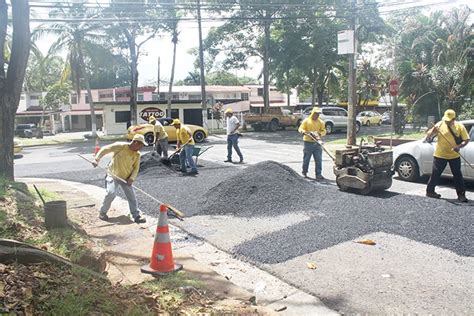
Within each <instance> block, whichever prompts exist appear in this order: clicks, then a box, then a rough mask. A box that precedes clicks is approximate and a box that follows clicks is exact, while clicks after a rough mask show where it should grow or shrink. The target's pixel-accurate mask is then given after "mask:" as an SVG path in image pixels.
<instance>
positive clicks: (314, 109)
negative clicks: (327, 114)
mask: <svg viewBox="0 0 474 316" xmlns="http://www.w3.org/2000/svg"><path fill="white" fill-rule="evenodd" d="M313 113H318V114H321V113H322V111H321V108H320V107H317V106H315V107H314V108H313V109H312V110H311V114H313Z"/></svg>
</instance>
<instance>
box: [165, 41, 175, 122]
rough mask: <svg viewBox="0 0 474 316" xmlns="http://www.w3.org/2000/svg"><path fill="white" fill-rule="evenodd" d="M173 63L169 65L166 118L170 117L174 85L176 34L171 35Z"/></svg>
mask: <svg viewBox="0 0 474 316" xmlns="http://www.w3.org/2000/svg"><path fill="white" fill-rule="evenodd" d="M172 42H173V62H172V63H171V76H170V85H169V87H168V106H167V112H168V117H171V95H172V92H173V83H174V69H175V66H176V46H177V45H178V34H177V32H174V33H173V39H172Z"/></svg>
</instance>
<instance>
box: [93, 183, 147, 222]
mask: <svg viewBox="0 0 474 316" xmlns="http://www.w3.org/2000/svg"><path fill="white" fill-rule="evenodd" d="M118 186H120V187H122V190H123V193H125V196H126V197H127V201H128V207H129V208H130V214H132V217H133V218H137V217H138V216H140V212H138V208H137V197H136V196H135V191H134V190H133V187H132V186H130V185H128V184H126V183H123V182H122V181H120V180H115V179H114V178H112V177H111V176H107V177H106V178H105V190H106V194H105V197H104V201H103V202H102V206H101V207H100V214H101V215H106V214H107V211H108V210H109V208H110V205H111V204H112V201H113V200H114V199H115V196H116V193H115V192H116V190H117V187H118Z"/></svg>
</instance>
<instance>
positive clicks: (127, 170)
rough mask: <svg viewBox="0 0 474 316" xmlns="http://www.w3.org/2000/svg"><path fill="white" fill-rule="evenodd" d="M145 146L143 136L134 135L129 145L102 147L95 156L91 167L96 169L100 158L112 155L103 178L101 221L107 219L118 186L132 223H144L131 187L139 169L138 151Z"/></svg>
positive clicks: (114, 144)
mask: <svg viewBox="0 0 474 316" xmlns="http://www.w3.org/2000/svg"><path fill="white" fill-rule="evenodd" d="M146 145H147V144H146V142H145V138H144V137H143V135H140V134H136V135H135V136H133V139H132V142H131V143H125V142H116V143H113V144H110V145H107V146H104V147H102V148H101V149H100V150H99V152H98V153H97V155H96V156H95V161H93V162H92V165H93V166H94V167H97V166H98V165H99V161H100V159H101V158H102V157H104V156H105V155H107V154H110V153H112V154H113V156H112V160H111V162H110V164H109V166H108V172H107V176H106V178H105V186H106V194H105V197H104V201H103V202H102V206H101V207H100V213H99V218H100V219H101V220H104V221H106V220H108V219H109V217H108V216H107V211H108V210H109V208H110V205H111V204H112V201H113V200H114V199H115V196H116V193H115V192H116V190H117V187H118V186H120V187H121V188H122V190H123V192H124V193H125V196H126V197H127V201H128V206H129V208H130V214H131V215H132V217H133V221H134V222H135V223H137V224H140V223H145V222H146V220H145V218H143V217H141V216H140V212H139V211H138V206H137V197H136V196H135V191H134V190H133V187H132V184H133V182H134V181H135V179H136V177H137V175H138V169H139V168H140V153H139V150H140V149H142V147H143V146H146ZM122 181H124V182H122ZM125 182H126V183H125Z"/></svg>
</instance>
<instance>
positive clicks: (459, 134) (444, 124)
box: [426, 109, 469, 203]
mask: <svg viewBox="0 0 474 316" xmlns="http://www.w3.org/2000/svg"><path fill="white" fill-rule="evenodd" d="M434 136H438V141H437V142H436V148H435V151H434V154H433V156H434V157H433V170H432V172H431V177H430V180H429V181H428V186H427V187H426V196H427V197H431V198H436V199H439V198H440V197H441V194H438V193H436V192H435V187H436V186H437V185H438V183H439V179H440V178H441V174H442V173H443V171H444V169H445V168H446V165H447V164H448V163H449V167H450V168H451V173H452V174H453V179H454V186H455V187H456V193H457V194H458V201H459V202H463V203H467V202H468V200H467V198H466V186H465V184H464V178H463V176H462V172H461V157H462V156H461V154H459V150H460V149H461V148H463V147H464V146H466V145H467V143H469V135H468V134H467V130H466V127H464V125H463V124H462V123H459V122H456V112H454V110H451V109H449V110H446V112H444V116H443V119H442V120H441V121H440V122H438V123H436V125H434V126H433V127H432V128H431V129H430V130H429V131H428V132H427V138H428V139H432V138H433V137H434ZM463 159H464V157H463ZM466 162H467V161H466ZM467 163H468V162H467ZM468 164H469V163H468Z"/></svg>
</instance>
